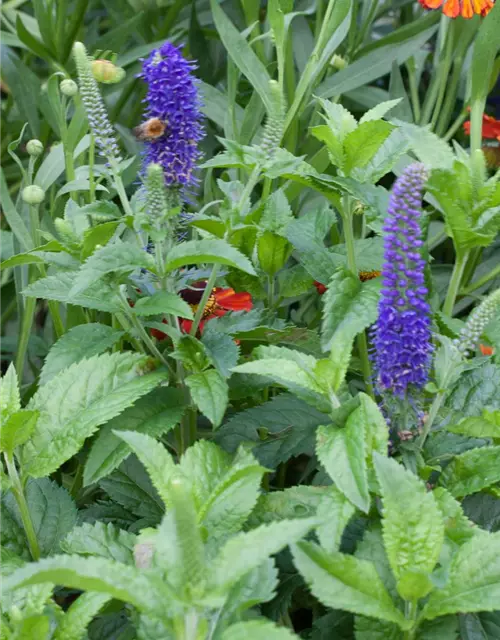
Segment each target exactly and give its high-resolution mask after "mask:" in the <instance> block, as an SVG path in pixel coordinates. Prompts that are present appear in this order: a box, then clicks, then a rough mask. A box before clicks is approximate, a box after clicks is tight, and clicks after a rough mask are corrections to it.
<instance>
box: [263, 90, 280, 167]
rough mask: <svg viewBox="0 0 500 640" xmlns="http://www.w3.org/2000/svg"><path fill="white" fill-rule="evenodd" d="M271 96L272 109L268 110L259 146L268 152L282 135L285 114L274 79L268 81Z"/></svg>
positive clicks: (277, 143) (271, 150) (278, 143)
mask: <svg viewBox="0 0 500 640" xmlns="http://www.w3.org/2000/svg"><path fill="white" fill-rule="evenodd" d="M269 88H270V89H271V97H272V111H268V113H267V119H266V124H265V125H264V133H263V136H262V142H261V145H260V146H261V148H262V149H263V150H264V151H265V152H266V153H268V154H272V153H273V152H274V151H275V150H276V149H277V148H278V147H279V146H280V142H281V138H282V137H283V129H284V126H285V115H284V112H285V110H284V105H283V98H282V96H281V90H280V88H279V84H278V83H277V82H276V80H270V81H269Z"/></svg>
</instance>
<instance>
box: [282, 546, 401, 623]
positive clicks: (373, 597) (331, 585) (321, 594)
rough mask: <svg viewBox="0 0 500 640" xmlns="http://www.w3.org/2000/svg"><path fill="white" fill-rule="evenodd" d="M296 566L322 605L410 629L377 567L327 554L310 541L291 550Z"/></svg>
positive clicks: (338, 555) (366, 562) (354, 559)
mask: <svg viewBox="0 0 500 640" xmlns="http://www.w3.org/2000/svg"><path fill="white" fill-rule="evenodd" d="M292 554H293V559H294V563H295V565H296V567H297V568H298V570H299V571H300V573H301V574H302V576H303V577H304V578H305V580H306V582H307V583H308V585H309V587H310V589H311V591H312V593H313V594H314V595H315V596H316V598H318V600H320V602H322V603H323V604H325V605H327V606H330V607H334V608H337V609H345V610H346V611H351V612H352V613H358V614H362V615H365V616H369V617H371V618H377V619H380V620H387V621H389V622H395V623H396V624H398V625H399V626H400V627H401V628H405V627H406V626H407V621H406V620H405V618H404V616H403V614H402V613H401V612H400V611H399V610H398V609H396V607H395V605H394V603H393V601H392V598H391V596H390V595H389V593H388V592H387V591H386V589H385V587H384V585H383V583H382V581H381V579H380V577H379V575H378V573H377V571H376V570H375V567H374V565H373V564H372V563H371V562H368V561H366V560H360V559H359V558H355V557H354V556H349V555H346V554H343V553H339V552H336V553H327V552H326V551H323V550H322V549H321V547H319V546H318V545H316V544H311V543H309V542H300V543H298V544H297V545H294V547H292Z"/></svg>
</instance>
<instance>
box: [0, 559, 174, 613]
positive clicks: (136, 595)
mask: <svg viewBox="0 0 500 640" xmlns="http://www.w3.org/2000/svg"><path fill="white" fill-rule="evenodd" d="M45 582H53V583H55V584H59V585H62V586H65V587H71V588H74V589H81V590H83V591H96V592H98V593H105V594H108V595H110V596H112V597H113V598H116V599H117V600H122V601H123V602H129V603H130V604H133V605H134V606H135V607H137V608H138V609H139V611H151V612H156V613H157V614H158V615H160V616H161V615H164V614H165V603H166V602H167V601H170V600H171V599H172V596H173V594H172V593H171V592H170V591H169V590H168V588H167V586H166V585H165V583H162V582H161V581H160V580H159V579H158V578H157V577H155V576H152V575H147V574H145V573H144V572H143V571H139V570H138V569H136V568H135V567H129V566H126V565H124V564H121V563H119V562H115V561H114V560H107V559H106V558H82V557H81V556H55V557H54V558H46V559H44V560H40V561H39V562H36V563H31V564H28V565H26V566H25V567H22V568H20V569H18V570H17V571H15V572H14V573H13V574H12V575H11V576H9V577H8V578H7V580H5V586H6V588H8V589H14V588H18V587H20V586H26V585H32V584H43V583H45Z"/></svg>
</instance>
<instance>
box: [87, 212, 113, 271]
mask: <svg viewBox="0 0 500 640" xmlns="http://www.w3.org/2000/svg"><path fill="white" fill-rule="evenodd" d="M80 211H82V209H80ZM119 224H120V222H119V220H111V221H110V222H104V223H103V224H98V225H97V226H96V227H91V228H90V229H87V230H86V231H85V232H84V234H83V242H82V253H81V259H82V261H83V260H86V259H87V258H88V257H90V256H91V255H92V254H93V253H94V251H95V250H96V248H97V246H98V245H101V246H102V247H103V246H104V245H106V244H107V243H108V242H109V241H110V240H111V238H112V237H113V236H114V235H115V233H116V229H117V227H118V225H119Z"/></svg>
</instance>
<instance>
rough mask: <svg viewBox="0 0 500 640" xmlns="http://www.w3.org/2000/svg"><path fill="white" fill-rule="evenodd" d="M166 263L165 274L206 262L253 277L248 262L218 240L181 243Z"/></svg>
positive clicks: (222, 241)
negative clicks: (226, 266) (238, 270)
mask: <svg viewBox="0 0 500 640" xmlns="http://www.w3.org/2000/svg"><path fill="white" fill-rule="evenodd" d="M166 262H167V263H166V265H165V270H166V272H169V271H173V270H174V269H179V268H180V267H185V266H186V265H189V264H200V263H203V262H208V263H209V264H226V265H228V266H230V267H234V268H235V269H240V270H241V271H244V272H245V273H249V274H250V275H252V276H254V275H255V270H254V268H253V266H252V264H251V262H250V260H249V259H248V258H247V257H246V256H244V255H243V254H242V253H240V252H239V251H238V250H237V249H235V248H234V247H232V246H231V245H230V244H228V243H227V242H225V240H220V239H218V238H206V239H203V240H189V241H188V242H181V243H180V244H178V245H176V246H175V247H174V248H173V249H172V250H171V251H170V253H169V254H168V256H167V261H166Z"/></svg>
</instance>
